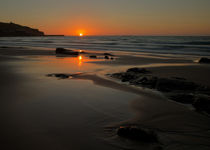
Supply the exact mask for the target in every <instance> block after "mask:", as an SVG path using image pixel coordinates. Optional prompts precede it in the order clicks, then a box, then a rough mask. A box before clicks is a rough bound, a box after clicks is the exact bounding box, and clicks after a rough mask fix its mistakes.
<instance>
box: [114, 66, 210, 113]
mask: <svg viewBox="0 0 210 150" xmlns="http://www.w3.org/2000/svg"><path fill="white" fill-rule="evenodd" d="M111 77H113V78H116V79H119V80H121V81H122V82H128V83H129V84H131V85H136V86H140V87H146V88H150V89H156V90H158V91H161V92H163V93H164V94H165V95H166V96H167V97H168V98H169V99H171V100H173V101H176V102H179V103H182V104H191V105H192V106H193V107H194V108H195V109H196V110H197V111H199V112H206V113H209V114H210V98H209V97H210V88H209V87H207V86H203V85H199V84H196V83H194V82H190V81H187V80H186V79H184V78H180V77H171V78H159V77H156V76H153V75H152V74H151V72H150V71H149V70H147V69H144V68H130V69H128V70H127V71H126V72H121V73H114V74H111ZM200 95H204V96H203V97H201V96H200Z"/></svg>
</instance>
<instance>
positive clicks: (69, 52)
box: [55, 48, 79, 56]
mask: <svg viewBox="0 0 210 150" xmlns="http://www.w3.org/2000/svg"><path fill="white" fill-rule="evenodd" d="M55 53H56V54H65V55H75V56H78V55H79V52H76V51H73V50H68V49H65V48H56V51H55Z"/></svg>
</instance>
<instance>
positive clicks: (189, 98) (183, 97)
mask: <svg viewBox="0 0 210 150" xmlns="http://www.w3.org/2000/svg"><path fill="white" fill-rule="evenodd" d="M170 99H171V100H174V101H176V102H179V103H183V104H192V103H193V102H194V100H195V96H194V95H193V94H188V93H181V94H174V95H171V96H170Z"/></svg>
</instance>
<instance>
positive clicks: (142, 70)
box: [127, 68, 150, 74]
mask: <svg viewBox="0 0 210 150" xmlns="http://www.w3.org/2000/svg"><path fill="white" fill-rule="evenodd" d="M127 72H133V73H143V74H146V73H150V71H148V70H146V69H145V68H130V69H128V70H127Z"/></svg>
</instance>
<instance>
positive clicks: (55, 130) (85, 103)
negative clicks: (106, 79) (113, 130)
mask: <svg viewBox="0 0 210 150" xmlns="http://www.w3.org/2000/svg"><path fill="white" fill-rule="evenodd" d="M77 59H78V58H63V59H60V58H55V57H54V58H53V57H50V58H48V59H47V58H46V57H40V58H35V59H31V58H30V59H27V58H26V60H24V61H13V62H9V63H5V64H3V65H2V64H1V65H2V66H1V67H5V68H7V69H9V70H8V72H7V76H8V77H9V75H10V74H13V75H11V79H12V80H11V84H9V82H10V81H8V82H7V83H6V84H5V86H4V87H2V88H3V89H1V92H2V93H1V120H2V122H3V124H2V125H1V126H0V127H1V128H0V131H1V138H2V142H1V145H3V147H4V149H5V150H7V149H21V150H24V149H30V150H33V149H34V150H35V149H36V150H37V149H39V150H42V149H43V150H45V149H52V150H53V149H62V150H65V149H75V150H77V149H78V150H80V149H116V148H114V147H112V146H110V145H109V144H106V142H105V141H104V140H103V138H104V136H105V135H104V132H103V130H104V126H106V125H107V124H109V123H113V122H119V121H123V120H126V119H128V118H130V117H132V116H133V113H132V111H130V110H131V108H129V102H130V101H131V100H132V99H135V98H136V97H137V95H134V94H132V93H126V92H122V91H119V90H114V89H110V88H106V87H102V86H97V85H95V84H93V83H92V82H91V81H87V80H57V79H55V78H49V77H46V74H47V73H53V72H63V71H65V72H70V73H74V72H78V71H87V70H88V71H94V70H95V69H96V70H97V69H98V68H101V66H96V65H94V64H89V63H87V64H85V65H84V64H81V63H80V60H77ZM83 65H84V66H83ZM8 80H10V79H8Z"/></svg>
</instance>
